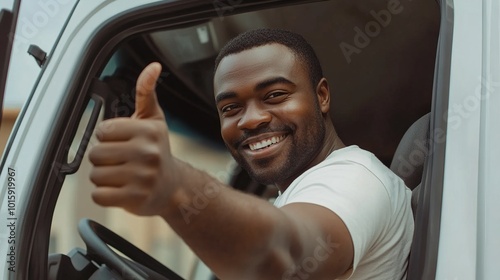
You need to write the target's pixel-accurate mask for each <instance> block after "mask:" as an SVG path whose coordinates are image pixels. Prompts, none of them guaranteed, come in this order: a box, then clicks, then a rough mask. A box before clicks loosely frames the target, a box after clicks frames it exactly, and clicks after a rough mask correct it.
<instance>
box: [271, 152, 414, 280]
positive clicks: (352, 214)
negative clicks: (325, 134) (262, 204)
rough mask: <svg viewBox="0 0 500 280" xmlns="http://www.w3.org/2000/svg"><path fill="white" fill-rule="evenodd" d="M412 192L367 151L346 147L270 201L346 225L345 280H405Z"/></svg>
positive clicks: (409, 242) (410, 237)
mask: <svg viewBox="0 0 500 280" xmlns="http://www.w3.org/2000/svg"><path fill="white" fill-rule="evenodd" d="M410 201H411V190H410V189H408V188H407V187H406V186H405V184H404V182H403V181H402V180H401V179H400V178H399V177H398V176H397V175H395V174H394V173H393V172H391V171H390V170H389V169H388V168H387V167H386V166H385V165H383V164H382V163H381V162H380V161H379V160H378V159H377V158H376V157H375V155H373V154H372V153H370V152H367V151H365V150H362V149H360V148H359V147H358V146H349V147H345V148H342V149H339V150H336V151H334V152H333V153H331V154H330V155H329V156H328V157H327V158H326V159H325V160H324V161H323V162H321V163H319V164H318V165H316V166H314V167H312V168H310V169H309V170H307V171H306V172H304V173H303V174H302V175H300V176H299V177H297V179H295V180H294V181H293V182H292V184H290V186H289V187H288V188H287V189H286V190H285V192H283V194H280V196H279V197H278V198H277V199H276V201H275V202H274V205H275V206H277V207H282V206H284V205H286V204H290V203H296V202H302V203H304V202H305V203H312V204H317V205H321V206H323V207H326V208H328V209H330V210H332V211H333V212H335V213H336V214H337V215H338V216H339V217H340V218H341V219H342V221H343V222H344V223H345V225H346V226H347V229H348V230H349V232H350V234H351V238H352V241H353V244H354V262H353V267H352V270H351V271H349V272H348V273H346V274H345V275H344V277H345V278H346V279H350V280H353V279H376V280H384V279H388V280H389V279H390V280H394V279H406V268H407V264H408V255H409V252H410V247H411V241H412V238H413V228H414V222H413V215H412V210H411V205H410Z"/></svg>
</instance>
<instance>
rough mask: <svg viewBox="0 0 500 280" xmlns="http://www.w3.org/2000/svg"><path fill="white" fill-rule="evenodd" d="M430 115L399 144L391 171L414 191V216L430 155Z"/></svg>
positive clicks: (416, 123)
mask: <svg viewBox="0 0 500 280" xmlns="http://www.w3.org/2000/svg"><path fill="white" fill-rule="evenodd" d="M429 121H430V113H427V114H425V115H424V116H422V117H421V118H420V119H418V120H417V121H415V122H414V123H413V124H412V125H411V126H410V128H408V130H407V131H406V133H405V134H404V135H403V138H401V141H400V142H399V145H398V147H397V149H396V152H395V153H394V156H393V158H392V162H391V167H390V168H391V170H392V171H393V172H394V173H396V174H397V175H398V176H399V177H401V178H402V179H403V181H404V182H405V184H406V186H407V187H408V188H410V189H411V190H412V199H411V207H412V209H413V215H415V213H416V212H415V210H416V207H417V201H418V195H419V192H420V183H421V181H422V172H423V169H424V163H425V160H426V158H427V156H428V155H429Z"/></svg>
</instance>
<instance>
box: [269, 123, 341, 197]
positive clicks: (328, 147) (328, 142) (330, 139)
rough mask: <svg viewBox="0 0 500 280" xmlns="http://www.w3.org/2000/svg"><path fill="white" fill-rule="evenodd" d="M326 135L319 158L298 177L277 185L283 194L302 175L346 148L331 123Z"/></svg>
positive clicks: (328, 124)
mask: <svg viewBox="0 0 500 280" xmlns="http://www.w3.org/2000/svg"><path fill="white" fill-rule="evenodd" d="M326 126H327V127H326V133H325V139H324V142H323V143H324V144H323V147H322V148H321V149H320V151H319V152H318V154H317V156H316V157H315V158H314V159H313V160H312V161H311V162H310V163H309V164H308V165H307V167H305V168H304V170H302V171H301V172H299V173H298V174H297V175H296V176H294V177H292V178H290V179H288V180H286V181H284V182H279V183H276V187H277V188H278V189H279V190H280V192H281V193H283V192H284V191H285V190H286V189H287V188H288V186H290V184H291V183H292V182H293V181H294V180H295V179H296V178H297V177H299V176H300V175H301V174H302V173H304V172H305V171H307V170H308V169H310V168H311V167H313V166H315V165H317V164H318V163H320V162H322V161H324V160H325V159H326V158H327V157H328V156H329V155H330V154H331V153H332V152H333V151H335V150H338V149H342V148H344V147H345V145H344V143H343V142H342V140H341V139H340V138H339V137H338V135H337V132H336V131H335V128H334V126H333V124H332V123H331V122H327V123H326Z"/></svg>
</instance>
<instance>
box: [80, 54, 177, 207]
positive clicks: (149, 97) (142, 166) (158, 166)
mask: <svg viewBox="0 0 500 280" xmlns="http://www.w3.org/2000/svg"><path fill="white" fill-rule="evenodd" d="M160 73H161V65H160V64H159V63H151V64H149V65H148V66H147V67H146V68H145V69H144V70H143V71H142V73H141V74H140V75H139V78H138V79H137V85H136V110H135V112H134V114H133V115H132V116H131V117H130V118H115V119H109V120H106V121H103V122H101V123H100V124H99V126H98V127H97V129H96V136H97V139H98V140H99V143H98V144H97V145H95V146H94V147H92V149H91V150H90V152H89V160H90V161H91V163H92V164H93V167H92V169H91V173H90V180H91V181H92V182H93V183H94V184H95V185H96V186H97V188H96V189H95V190H94V191H93V192H92V199H93V200H94V201H95V202H96V203H97V204H99V205H102V206H117V207H122V208H124V209H125V210H127V211H129V212H131V213H134V214H138V215H156V214H160V213H161V212H162V211H163V208H164V207H165V202H166V201H167V199H168V196H169V195H170V193H171V192H172V191H173V190H174V189H175V186H178V185H179V184H178V183H177V180H176V179H177V178H178V172H177V171H176V169H178V168H177V167H178V166H179V164H178V163H179V161H178V160H176V159H174V158H173V157H172V155H171V153H170V143H169V138H168V128H167V124H166V122H165V116H164V114H163V111H162V109H161V107H160V105H159V104H158V100H157V98H156V92H155V87H156V83H157V80H158V77H159V76H160Z"/></svg>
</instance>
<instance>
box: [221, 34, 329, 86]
mask: <svg viewBox="0 0 500 280" xmlns="http://www.w3.org/2000/svg"><path fill="white" fill-rule="evenodd" d="M275 43H276V44H281V45H284V46H286V47H288V48H289V49H290V50H291V51H292V52H293V53H294V54H295V55H296V56H297V57H298V58H299V59H300V60H301V62H302V63H304V64H305V66H306V69H307V70H308V72H309V79H310V80H311V84H312V87H313V90H315V89H316V86H317V84H318V83H319V81H320V80H321V79H322V78H323V70H322V69H321V64H320V63H319V60H318V57H317V56H316V53H315V52H314V49H313V47H312V46H311V45H310V44H309V43H308V42H307V41H306V40H305V39H304V37H302V36H301V35H299V34H297V33H294V32H291V31H288V30H282V29H270V28H262V29H254V30H250V31H247V32H244V33H241V34H240V35H238V36H237V37H235V38H233V39H231V40H230V41H229V42H228V43H227V44H226V45H225V46H224V47H223V48H222V49H221V51H220V52H219V55H218V56H217V58H216V59H215V68H214V74H215V72H216V71H217V67H219V64H220V62H221V60H222V59H223V58H224V57H226V56H228V55H231V54H236V53H240V52H242V51H245V50H249V49H252V48H255V47H260V46H264V45H268V44H275Z"/></svg>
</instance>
